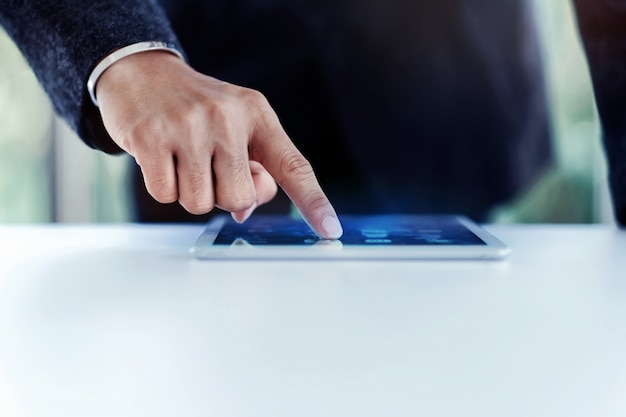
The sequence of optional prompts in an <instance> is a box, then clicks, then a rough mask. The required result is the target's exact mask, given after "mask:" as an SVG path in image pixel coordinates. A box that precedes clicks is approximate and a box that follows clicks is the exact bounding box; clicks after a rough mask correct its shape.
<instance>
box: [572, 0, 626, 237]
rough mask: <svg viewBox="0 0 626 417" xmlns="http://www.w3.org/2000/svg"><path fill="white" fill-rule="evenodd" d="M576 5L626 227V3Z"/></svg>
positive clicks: (618, 210)
mask: <svg viewBox="0 0 626 417" xmlns="http://www.w3.org/2000/svg"><path fill="white" fill-rule="evenodd" d="M574 5H575V7H576V12H577V16H578V24H579V28H580V33H581V36H582V40H583V45H584V47H585V51H586V53H587V59H588V62H589V69H590V72H591V78H592V82H593V87H594V94H595V98H596V104H597V108H598V112H599V115H600V121H601V123H602V135H603V142H604V147H605V151H606V156H607V162H608V169H609V186H610V189H611V194H612V197H613V207H614V211H615V217H616V219H617V221H618V222H619V223H620V225H622V226H626V2H625V1H616V0H575V1H574Z"/></svg>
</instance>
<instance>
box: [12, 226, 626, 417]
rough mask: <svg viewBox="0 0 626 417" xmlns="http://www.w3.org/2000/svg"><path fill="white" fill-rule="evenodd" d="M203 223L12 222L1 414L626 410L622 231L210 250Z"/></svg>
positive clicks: (247, 416)
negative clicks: (432, 250)
mask: <svg viewBox="0 0 626 417" xmlns="http://www.w3.org/2000/svg"><path fill="white" fill-rule="evenodd" d="M200 230H201V226H160V227H159V226H149V227H148V226H144V227H141V226H89V227H78V226H74V227H62V226H40V227H38V226H32V227H28V226H16V227H6V226H5V227H0V415H1V416H2V417H14V416H15V417H17V416H24V417H50V416H54V417H57V416H58V417H71V416H80V417H92V416H133V417H137V416H150V417H154V416H168V417H169V416H203V417H206V416H211V417H213V416H215V417H231V416H237V417H239V416H243V417H261V416H263V417H282V416H285V417H300V416H303V417H305V416H306V417H308V416H311V417H313V416H315V417H327V416H337V417H351V416H354V417H368V416H412V417H414V416H431V417H432V416H464V417H466V416H480V417H489V416H494V417H496V416H497V417H504V416H520V417H521V416H524V417H526V416H532V417H541V416H550V417H561V416H567V417H577V416H581V417H582V416H585V417H608V416H615V417H617V416H626V233H622V232H619V231H617V230H616V229H615V228H613V227H611V226H587V227H584V226H561V227H557V226H536V227H522V226H507V227H504V226H499V227H491V228H490V230H491V231H492V232H493V233H495V234H496V235H497V236H499V237H500V238H501V239H502V240H504V241H505V242H506V243H508V244H509V245H510V246H511V247H512V248H513V253H512V255H511V257H510V258H509V260H507V261H504V262H433V261H430V262H224V261H219V262H200V261H195V260H193V259H191V257H190V256H189V254H188V248H189V246H190V245H191V244H192V243H193V242H194V240H195V238H196V236H197V235H198V234H199V232H200Z"/></svg>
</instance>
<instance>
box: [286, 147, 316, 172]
mask: <svg viewBox="0 0 626 417" xmlns="http://www.w3.org/2000/svg"><path fill="white" fill-rule="evenodd" d="M280 172H282V173H284V175H288V176H293V177H296V178H297V179H306V178H309V177H311V176H312V175H313V167H312V166H311V164H310V163H309V161H307V160H306V158H305V157H304V156H302V154H301V153H300V152H298V151H296V150H289V151H286V152H284V153H283V155H282V156H281V158H280Z"/></svg>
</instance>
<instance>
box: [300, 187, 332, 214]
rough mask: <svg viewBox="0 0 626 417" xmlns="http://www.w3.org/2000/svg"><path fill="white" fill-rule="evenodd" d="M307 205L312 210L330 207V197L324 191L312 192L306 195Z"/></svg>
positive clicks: (305, 202)
mask: <svg viewBox="0 0 626 417" xmlns="http://www.w3.org/2000/svg"><path fill="white" fill-rule="evenodd" d="M304 204H305V206H306V207H307V208H308V209H309V210H312V211H318V210H323V209H326V208H327V207H328V199H327V198H326V196H325V195H324V193H322V192H317V191H315V192H311V193H309V194H307V195H306V199H305V201H304Z"/></svg>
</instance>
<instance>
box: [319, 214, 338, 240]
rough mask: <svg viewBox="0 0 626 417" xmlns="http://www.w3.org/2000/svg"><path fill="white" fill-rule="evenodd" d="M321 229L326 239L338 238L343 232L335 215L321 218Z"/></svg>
mask: <svg viewBox="0 0 626 417" xmlns="http://www.w3.org/2000/svg"><path fill="white" fill-rule="evenodd" d="M322 229H323V230H324V233H325V234H326V236H325V237H326V238H327V239H339V238H340V237H341V235H342V234H343V228H342V227H341V223H339V220H338V219H337V218H336V217H335V216H326V217H324V220H322Z"/></svg>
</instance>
